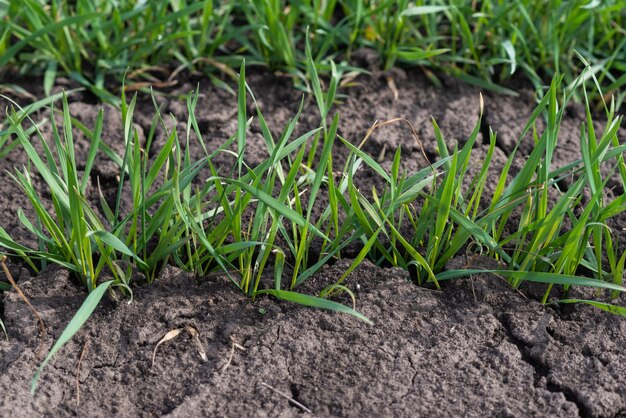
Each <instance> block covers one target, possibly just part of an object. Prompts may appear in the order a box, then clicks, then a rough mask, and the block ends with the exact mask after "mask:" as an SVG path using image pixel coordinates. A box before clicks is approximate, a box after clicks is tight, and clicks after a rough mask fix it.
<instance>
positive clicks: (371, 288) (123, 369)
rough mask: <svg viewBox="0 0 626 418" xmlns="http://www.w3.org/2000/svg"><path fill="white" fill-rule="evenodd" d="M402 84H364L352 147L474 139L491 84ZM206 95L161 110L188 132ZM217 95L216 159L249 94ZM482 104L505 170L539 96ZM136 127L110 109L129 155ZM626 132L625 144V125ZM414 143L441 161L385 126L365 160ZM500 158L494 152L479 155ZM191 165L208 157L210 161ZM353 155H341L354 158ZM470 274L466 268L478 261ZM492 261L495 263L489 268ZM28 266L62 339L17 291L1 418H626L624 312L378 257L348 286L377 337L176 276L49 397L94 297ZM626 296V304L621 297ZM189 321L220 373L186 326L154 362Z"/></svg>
mask: <svg viewBox="0 0 626 418" xmlns="http://www.w3.org/2000/svg"><path fill="white" fill-rule="evenodd" d="M393 76H394V80H395V83H396V85H397V90H398V97H397V99H396V98H394V92H393V90H392V89H390V88H389V86H388V85H387V83H386V82H385V77H384V75H375V76H373V77H371V78H366V77H361V78H360V79H359V81H360V83H361V85H360V86H359V87H355V88H352V89H350V90H348V91H347V93H349V96H347V97H345V98H344V100H343V104H341V105H340V106H338V107H337V110H338V111H339V112H340V114H341V122H340V133H341V135H342V136H344V137H346V138H347V139H349V140H351V141H352V142H354V143H358V142H360V140H361V139H362V138H363V136H364V135H365V133H366V131H367V129H368V128H369V127H370V126H371V125H372V123H373V122H374V121H375V120H386V119H391V118H396V117H403V118H406V119H407V120H408V121H409V122H411V124H413V126H415V127H416V129H417V131H418V133H419V135H420V137H421V141H422V143H423V144H424V148H425V152H426V154H427V156H428V157H429V158H433V159H434V158H435V155H436V148H435V145H436V143H435V140H434V135H433V131H432V126H431V124H430V116H431V115H432V116H433V117H434V118H435V119H436V120H437V122H438V124H439V125H440V127H441V129H442V132H443V134H444V135H445V136H446V139H447V140H448V142H449V143H450V144H452V143H454V141H456V140H458V141H459V142H461V143H462V142H463V141H464V139H465V138H466V137H467V136H468V135H469V134H470V132H471V130H472V129H473V127H474V124H475V121H476V118H477V115H478V106H479V90H478V89H476V88H472V87H468V86H464V85H461V84H458V83H456V82H454V81H451V80H446V82H445V86H444V87H443V88H441V89H437V88H434V87H432V86H431V85H429V84H428V82H427V81H425V80H424V79H423V78H422V77H420V76H419V75H415V74H406V73H403V72H396V73H394V74H393ZM249 78H250V79H249V83H250V84H251V87H252V90H253V91H254V92H255V95H256V97H257V100H258V101H259V104H260V107H261V110H262V111H263V114H264V116H265V117H266V119H267V120H268V123H269V125H270V127H273V128H275V129H276V130H277V132H278V131H280V130H281V129H282V127H283V126H284V125H285V124H286V123H287V121H288V118H290V117H292V116H293V115H294V114H295V112H296V110H297V108H298V105H299V102H300V96H299V95H298V94H295V93H294V91H293V90H290V89H288V88H286V87H285V86H286V85H288V81H286V80H281V79H276V78H272V77H270V76H267V75H263V74H258V75H254V74H252V75H250V77H249ZM194 87H195V84H194V83H193V82H189V83H183V84H182V85H181V87H180V88H178V89H176V90H173V91H171V92H170V93H171V94H172V95H171V96H168V97H159V98H158V101H159V102H160V103H162V104H163V106H164V110H166V111H168V112H171V113H173V114H175V115H176V116H177V117H178V118H179V119H180V121H181V122H180V123H179V125H178V128H179V129H181V130H182V131H184V129H185V123H184V122H185V121H186V107H185V103H184V101H183V100H181V99H180V98H178V97H177V96H180V95H183V94H186V93H187V92H188V91H190V90H191V89H193V88H194ZM201 88H202V90H201V92H202V96H201V99H200V103H199V106H198V115H197V116H198V120H199V124H200V128H201V130H202V134H203V136H204V138H205V141H206V143H207V147H209V148H211V147H216V146H218V145H220V144H222V143H223V142H224V141H225V140H226V139H227V138H228V137H229V136H230V135H231V134H232V133H233V132H234V131H235V129H236V100H235V98H234V97H232V96H230V95H229V94H228V93H227V92H225V91H223V90H219V89H216V88H213V87H211V86H209V85H201ZM483 94H484V96H485V97H484V101H485V107H486V110H487V113H486V122H487V123H488V124H489V125H491V127H492V128H493V129H494V130H496V131H497V132H498V138H499V142H498V148H497V149H496V152H495V153H494V162H493V164H492V169H493V173H495V174H494V175H497V173H498V170H499V168H500V167H501V166H502V165H503V164H504V161H505V160H506V157H507V155H508V153H509V152H510V150H511V148H512V144H513V143H514V142H515V140H516V138H517V135H518V134H519V132H520V131H521V129H522V127H523V125H524V123H525V122H526V120H527V118H528V117H529V116H530V114H531V112H532V109H533V107H534V99H533V97H532V95H531V93H530V91H524V90H523V91H522V92H521V95H520V97H516V98H512V97H502V96H497V95H494V94H491V93H483ZM78 99H80V97H79V98H78ZM86 101H87V100H86V99H85V101H80V100H76V99H74V102H73V103H72V104H71V106H72V111H73V112H74V114H75V116H77V117H78V118H79V119H80V120H82V121H83V122H85V123H86V124H87V125H88V126H89V125H90V124H91V123H92V121H93V119H94V117H95V114H96V112H97V109H98V107H97V106H95V105H92V104H89V103H86ZM249 110H250V114H252V110H253V109H252V108H250V109H249ZM152 114H153V110H152V105H151V103H150V101H149V100H148V99H147V98H145V97H144V98H142V99H141V100H140V103H139V106H138V109H137V111H136V116H137V119H136V122H137V123H138V125H139V128H140V131H141V132H143V133H146V132H147V129H148V126H149V124H150V120H151V117H152ZM316 115H317V112H316V107H315V103H314V102H313V101H311V100H308V101H307V102H306V105H305V109H304V111H303V116H302V118H301V120H300V123H299V125H298V128H297V129H298V131H299V132H306V131H308V130H310V129H312V128H315V127H316V126H317V125H318V119H319V117H318V116H316ZM583 117H584V115H582V114H581V112H580V109H577V108H576V107H575V106H574V107H573V108H572V111H571V112H569V113H568V116H567V119H566V121H565V123H564V125H563V127H562V128H561V135H560V146H559V151H558V153H557V156H556V158H557V164H564V163H567V162H570V161H571V160H573V159H575V158H578V157H579V151H578V150H579V145H578V141H579V138H578V132H579V123H580V121H581V118H583ZM539 128H541V126H540V127H539ZM46 129H48V130H47V131H46ZM121 129H122V128H121V122H120V120H119V114H118V113H116V112H115V111H114V110H113V109H107V121H106V123H105V132H104V140H105V141H106V142H107V143H109V144H110V145H111V146H112V147H114V148H117V149H119V147H120V146H121ZM44 132H49V128H44ZM620 135H621V138H622V139H623V138H625V137H626V135H624V131H620ZM249 140H250V141H251V142H250V144H249V148H248V154H247V155H248V161H247V162H248V163H249V164H252V165H254V164H255V162H258V161H260V160H259V158H262V157H263V152H262V149H263V147H262V145H261V143H259V142H258V141H261V135H260V131H259V130H258V128H256V127H255V126H253V127H252V129H251V135H250V136H249ZM76 142H77V146H78V147H79V149H81V150H83V151H82V152H83V153H84V152H85V151H86V149H87V148H86V141H85V140H84V139H81V138H80V135H77V140H76ZM398 146H400V147H402V150H403V156H404V158H403V165H404V168H405V169H407V170H416V169H418V168H420V167H423V166H424V164H425V161H424V159H423V157H422V156H421V155H422V152H421V150H420V148H419V147H418V146H417V143H416V141H415V140H414V138H413V137H412V136H411V132H410V130H409V129H408V128H407V126H405V125H401V124H397V125H390V126H387V127H385V128H382V129H380V130H378V131H376V133H375V135H374V136H373V137H372V139H371V141H370V142H369V143H368V144H367V145H366V150H367V151H368V152H370V153H371V154H372V155H374V156H377V157H379V158H380V159H381V160H382V161H383V163H384V164H386V165H389V164H390V161H391V159H392V158H393V153H394V152H395V149H396V148H397V147H398ZM485 150H486V145H485V144H483V143H481V142H480V141H479V143H478V144H477V146H476V155H477V156H478V157H476V158H477V161H479V159H480V157H479V156H480V155H484V154H485ZM522 150H523V152H528V151H529V148H528V147H526V148H524V147H522ZM78 152H79V154H80V152H81V151H78ZM192 154H195V155H197V156H199V155H200V150H199V149H195V150H192ZM346 154H347V151H346V149H345V148H343V147H340V146H337V147H336V155H337V157H336V158H337V159H338V160H340V159H341V158H342V156H343V158H345V155H346ZM520 158H522V157H520ZM25 162H26V157H25V156H24V155H23V154H21V153H20V152H19V151H18V150H16V151H14V152H12V153H11V154H10V155H9V157H8V158H6V159H5V160H2V161H0V169H1V174H0V176H1V178H0V181H2V187H3V193H2V195H1V196H0V225H2V227H4V228H5V229H6V230H7V231H8V232H9V233H11V234H14V235H15V236H17V237H20V238H23V241H24V242H29V241H28V240H29V238H28V237H27V236H26V235H25V233H24V231H23V229H22V228H21V227H20V226H19V220H18V219H17V216H16V213H17V209H18V208H20V207H21V208H24V210H25V211H26V212H27V213H28V210H27V209H28V207H29V206H28V202H27V200H26V197H25V196H24V195H23V194H21V193H20V190H19V188H18V187H17V186H16V185H14V183H12V182H11V180H10V179H9V178H8V175H7V174H6V170H13V168H14V167H21V166H22V165H23V164H25ZM520 164H521V161H520ZM96 176H97V177H99V178H100V182H101V184H103V185H104V186H105V187H115V177H114V176H115V170H114V166H112V165H111V164H109V163H107V162H106V161H105V160H104V159H103V160H102V161H100V162H99V164H98V165H97V171H96V173H95V176H94V179H93V180H94V185H95V178H96ZM359 180H360V183H359V186H360V187H362V189H363V190H367V189H369V188H371V186H372V185H373V184H375V180H374V182H373V180H372V179H371V177H368V176H367V175H366V173H364V174H363V175H361V176H360V177H359ZM493 183H494V182H489V184H490V185H491V186H492V187H493ZM107 185H108V186H107ZM36 186H37V187H39V188H40V190H43V189H42V187H43V186H42V185H41V184H37V185H36ZM105 192H106V191H105ZM321 209H323V208H321ZM321 209H320V210H321ZM620 238H622V239H621V241H622V242H623V241H624V240H623V238H624V237H620ZM453 262H454V263H461V264H463V263H465V261H464V260H463V259H462V258H459V259H457V260H453ZM475 263H478V265H483V266H488V264H489V261H486V260H482V259H479V260H477V261H476V262H475ZM349 265H350V260H347V259H344V260H340V261H338V262H337V263H335V264H333V265H328V266H326V267H324V268H323V269H322V270H321V271H320V272H319V273H318V274H317V275H316V276H314V277H313V278H312V279H311V280H309V281H308V282H305V283H304V284H303V285H302V286H301V287H300V288H298V290H299V291H302V292H305V293H311V294H314V293H315V292H319V291H320V290H321V289H322V288H324V287H325V286H326V285H328V284H330V283H333V282H334V281H336V279H337V278H339V277H340V276H341V275H342V274H343V272H344V271H345V270H346V269H347V268H348V266H349ZM11 268H12V270H13V273H14V276H15V277H16V278H17V279H18V280H19V284H20V286H21V288H22V290H23V291H24V293H25V294H26V295H27V296H28V297H29V298H30V300H31V302H32V303H33V305H34V307H35V308H36V309H37V311H38V312H39V313H40V314H41V316H42V317H43V319H44V321H45V323H46V334H45V335H44V336H43V346H41V341H42V338H41V336H40V335H39V330H38V326H37V323H36V321H35V320H34V319H33V317H32V314H31V313H30V311H29V310H28V308H27V307H26V306H25V305H24V303H23V302H21V300H20V299H19V298H18V296H17V294H15V293H14V292H7V293H5V294H4V299H3V301H2V305H1V306H0V314H1V315H2V319H3V321H4V323H5V325H6V327H7V330H8V334H9V339H8V340H6V341H5V340H4V339H2V340H0V392H1V393H3V395H4V396H3V397H2V398H1V399H0V416H17V417H31V416H102V417H105V416H164V415H168V416H180V417H187V416H233V417H235V416H272V417H274V416H281V417H282V416H285V417H287V416H299V415H303V416H307V415H310V416H351V417H362V416H398V417H401V416H477V417H478V416H480V417H482V416H520V417H521V416H568V417H569V416H602V417H617V416H626V361H625V360H626V353H625V352H624V350H623V347H624V346H626V320H625V319H624V318H621V317H618V316H614V315H611V314H608V313H605V312H601V311H598V310H595V309H593V308H591V307H588V306H567V307H561V308H557V307H554V306H552V305H550V306H544V305H541V304H539V303H538V302H536V301H535V299H536V295H537V294H541V290H542V289H540V288H537V287H536V286H528V285H525V286H523V287H522V289H521V291H519V292H518V291H513V290H511V289H510V287H509V286H508V285H507V284H506V283H505V282H503V281H502V280H501V279H499V278H498V277H496V276H492V275H487V274H483V275H475V276H473V277H472V278H471V279H464V280H458V281H454V282H451V283H446V284H445V285H444V286H443V289H442V291H434V290H430V289H425V288H419V287H417V286H415V285H414V284H413V283H412V282H410V281H409V278H408V274H407V273H406V272H404V271H402V270H399V269H384V268H380V267H376V266H374V265H373V264H371V263H370V262H368V261H366V262H364V263H363V264H362V265H361V266H360V267H358V268H357V269H356V270H355V271H354V272H353V273H352V274H351V275H350V277H349V278H348V280H347V282H346V284H347V285H348V286H349V287H350V288H351V289H353V290H354V291H355V292H356V295H357V309H358V310H359V311H360V312H362V313H363V314H365V315H366V316H367V317H369V318H370V319H371V320H372V321H373V322H374V325H373V326H369V325H367V324H365V323H363V322H361V321H359V320H357V319H354V318H353V317H351V316H346V315H339V314H332V313H328V312H323V311H319V310H314V309H310V308H305V307H302V306H298V305H294V304H289V303H285V302H278V301H275V300H273V299H270V298H259V299H257V300H256V301H252V300H249V299H247V298H245V297H244V296H243V295H242V294H241V293H239V292H238V291H237V289H235V288H234V287H233V286H232V285H231V284H230V283H229V282H228V281H227V279H226V278H225V277H223V276H222V275H220V274H215V275H211V276H209V277H205V278H201V279H198V280H196V279H195V278H194V277H193V276H192V275H190V274H187V273H184V272H182V271H180V270H178V269H176V268H174V267H167V268H166V269H165V270H164V271H163V272H162V273H161V275H160V277H159V278H158V279H157V280H156V282H155V284H153V285H152V286H137V287H135V289H134V294H135V298H134V301H133V303H132V304H128V303H127V301H125V300H119V301H116V300H113V299H111V298H108V299H105V300H104V301H103V302H102V304H101V306H99V307H98V309H97V310H96V312H95V313H94V315H93V316H92V317H91V318H90V320H89V321H88V322H87V323H86V325H85V326H84V328H83V329H82V330H81V331H79V333H78V334H77V335H76V336H75V337H74V338H73V339H72V340H71V341H70V342H69V343H68V344H67V345H66V346H65V347H64V348H63V349H62V350H61V351H60V352H59V353H58V354H57V355H56V357H55V358H54V359H53V360H52V361H51V362H50V364H49V365H48V366H47V367H46V369H45V370H44V373H43V375H42V380H41V382H40V385H39V388H38V391H37V393H36V394H35V396H34V397H33V396H31V395H30V391H29V386H30V380H31V378H32V375H33V372H34V370H35V369H36V367H37V365H38V363H39V362H40V361H41V355H40V354H41V352H42V350H41V348H42V347H43V349H44V350H48V349H49V348H50V347H51V345H52V343H53V341H54V340H55V339H56V338H58V337H59V335H60V333H61V332H62V330H63V329H64V327H65V325H66V324H67V323H68V321H69V320H70V318H71V317H72V316H73V314H74V313H75V311H76V310H77V309H78V307H79V306H80V303H81V301H82V300H83V299H84V297H85V294H84V291H83V289H81V288H79V287H77V286H76V285H75V284H74V283H73V282H72V280H70V276H69V274H68V273H67V271H65V270H63V269H60V268H57V267H49V268H47V269H45V270H44V271H43V272H41V273H40V274H39V275H37V276H35V277H33V275H32V274H31V273H30V272H29V271H28V270H26V269H25V268H24V267H23V266H22V265H21V264H20V263H17V262H14V263H13V264H12V265H11ZM1 278H2V277H0V279H1ZM357 289H358V290H357ZM577 292H579V293H578V296H587V297H589V296H590V294H588V293H584V292H583V291H582V290H578V291H577ZM574 296H575V295H574ZM341 301H342V302H344V303H346V304H349V303H350V301H349V299H343V300H341ZM624 302H625V300H624V297H622V298H621V300H620V301H618V303H619V304H621V305H624ZM186 326H191V327H193V328H194V329H196V330H197V331H198V335H199V343H200V345H201V346H202V347H203V349H204V351H205V352H206V355H207V359H206V361H203V360H202V358H201V356H200V354H199V350H198V345H197V343H198V341H196V340H194V339H193V338H192V337H191V336H190V335H189V334H188V333H185V332H183V333H182V334H181V335H179V336H178V337H176V338H174V339H173V340H170V341H167V342H165V343H163V344H161V345H160V346H159V347H158V350H157V352H156V356H155V361H154V364H152V358H153V354H154V351H155V347H156V346H157V343H158V342H159V340H161V338H162V337H163V336H164V335H165V334H166V333H168V332H169V331H171V330H173V329H177V328H184V327H186ZM272 388H273V389H274V390H278V391H280V392H283V393H284V394H285V395H286V397H287V398H291V399H293V400H295V401H297V402H299V403H300V404H301V405H303V406H304V407H306V410H304V409H303V408H302V407H299V406H297V405H295V404H294V403H293V402H289V401H288V400H287V399H286V398H285V397H283V396H281V395H279V394H278V393H276V392H275V391H274V390H273V389H272ZM307 411H308V412H307Z"/></svg>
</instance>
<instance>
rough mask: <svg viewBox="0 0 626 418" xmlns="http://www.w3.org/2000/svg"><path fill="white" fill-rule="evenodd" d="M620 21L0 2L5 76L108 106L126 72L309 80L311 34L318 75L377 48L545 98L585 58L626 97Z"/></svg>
mask: <svg viewBox="0 0 626 418" xmlns="http://www.w3.org/2000/svg"><path fill="white" fill-rule="evenodd" d="M625 23H626V2H625V1H624V0H607V1H599V0H588V1H564V0H549V1H544V0H513V1H510V0H506V1H504V0H487V1H477V0H449V1H438V0H433V1H428V2H427V1H415V2H409V1H407V0H401V1H366V0H300V1H293V2H287V1H282V0H252V1H229V2H216V1H213V0H203V1H191V0H155V1H145V0H117V1H111V0H95V1H94V0H76V1H68V0H0V25H1V26H0V71H1V73H0V75H2V76H3V79H4V80H3V83H4V84H7V79H8V77H7V74H8V73H10V74H12V75H13V74H15V73H17V74H18V75H28V76H43V80H44V91H45V93H46V94H49V93H50V91H51V88H52V86H53V84H54V81H55V79H56V77H58V76H59V75H63V76H66V77H70V78H71V79H73V80H75V81H77V82H78V83H80V84H81V85H83V86H85V87H87V88H89V89H90V90H91V91H92V92H93V93H95V94H96V95H98V96H99V97H100V98H101V99H102V100H105V101H112V100H114V98H115V95H114V94H112V92H111V90H112V89H114V88H115V87H116V86H119V84H120V83H121V80H122V78H123V76H124V74H125V73H126V72H127V71H128V72H129V80H130V81H131V82H149V83H155V85H156V86H157V87H158V86H159V85H161V86H166V85H167V82H168V80H169V78H170V77H171V76H172V74H173V73H174V75H175V74H176V73H178V72H179V71H181V70H184V69H189V70H194V71H200V72H202V73H203V74H205V75H207V76H208V77H210V78H211V79H212V80H213V81H214V82H216V83H221V80H222V79H223V75H224V74H227V75H230V76H235V72H234V71H233V68H234V69H237V68H238V67H239V66H240V64H241V62H242V60H243V59H244V58H245V60H246V63H247V64H248V65H259V66H264V67H267V68H269V69H270V70H271V71H281V72H283V73H289V74H292V75H293V76H294V79H295V82H296V84H297V85H300V86H307V85H308V80H307V71H306V56H305V53H304V43H305V39H304V38H305V36H306V34H307V33H309V38H310V39H309V41H310V44H311V49H312V54H313V58H314V63H315V66H316V69H317V71H318V72H319V73H320V74H322V75H328V74H329V73H330V71H331V65H330V62H331V60H333V61H334V62H336V63H337V67H338V68H339V69H340V71H341V72H342V73H344V74H349V73H350V71H348V70H351V69H352V68H351V67H350V66H349V63H350V62H351V57H352V56H353V54H354V52H355V51H357V50H359V49H361V48H370V49H372V50H374V51H376V52H377V53H378V56H379V57H380V66H381V69H383V70H388V69H390V68H392V67H394V66H403V67H411V68H418V69H419V70H420V71H423V72H425V73H426V74H427V75H428V76H429V78H430V79H431V80H432V81H433V82H434V83H437V81H438V78H437V77H438V75H440V74H450V75H453V76H455V77H457V78H460V79H462V80H464V81H466V82H470V83H473V84H476V85H479V86H481V87H483V88H489V89H492V90H496V91H500V92H505V93H506V92H508V93H512V91H511V90H509V89H505V88H504V87H503V84H506V83H507V80H509V79H510V78H511V77H518V76H519V77H521V78H523V79H525V80H526V81H527V82H530V83H532V85H533V86H534V88H536V89H537V90H538V91H539V92H540V94H543V93H545V91H546V89H547V85H548V84H549V81H550V80H551V79H552V77H553V76H554V74H555V73H560V74H563V76H564V81H565V82H566V83H569V84H571V83H572V82H573V80H575V79H576V77H577V76H578V75H579V74H580V73H581V71H582V69H583V68H584V67H585V63H584V61H586V62H587V63H589V64H590V66H591V68H592V69H593V74H595V76H596V77H597V79H598V81H599V82H600V84H601V86H602V89H603V92H604V94H605V95H611V94H613V95H616V96H617V99H618V100H617V101H618V103H621V101H623V97H624V96H623V93H622V92H621V90H622V89H623V87H624V85H625V84H626V36H624V35H625V34H626V29H625ZM307 28H309V31H308V32H307ZM579 55H580V56H579ZM581 57H582V59H581Z"/></svg>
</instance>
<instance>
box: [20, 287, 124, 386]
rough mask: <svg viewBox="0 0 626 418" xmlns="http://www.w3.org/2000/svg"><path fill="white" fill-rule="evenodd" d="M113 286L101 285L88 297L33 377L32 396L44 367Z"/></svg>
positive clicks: (79, 327)
mask: <svg viewBox="0 0 626 418" xmlns="http://www.w3.org/2000/svg"><path fill="white" fill-rule="evenodd" d="M112 284H113V280H109V281H107V282H104V283H101V284H100V285H98V287H96V288H95V289H94V290H93V291H92V292H91V293H90V294H89V296H87V298H86V299H85V301H84V302H83V304H82V305H81V307H80V309H78V312H76V314H75V315H74V317H73V318H72V320H71V321H70V323H69V324H67V327H66V328H65V329H64V330H63V333H61V336H60V337H59V339H58V340H57V341H56V342H55V343H54V345H53V346H52V348H51V349H50V352H49V353H48V355H47V356H46V358H45V359H44V361H43V362H42V363H41V364H40V365H39V368H38V369H37V371H36V372H35V375H34V376H33V380H32V382H31V385H30V391H31V393H32V394H35V391H36V390H37V384H38V382H39V377H40V376H41V372H42V371H43V369H44V367H45V366H46V365H47V364H48V362H49V361H50V359H52V357H53V356H54V355H55V354H56V352H57V351H59V349H60V348H61V347H63V345H65V343H67V342H68V341H69V340H70V339H71V338H72V337H73V336H74V334H76V333H77V332H78V331H79V330H80V329H81V327H82V326H83V324H84V323H85V321H87V319H89V317H90V316H91V314H92V313H93V311H94V309H96V307H97V306H98V304H99V303H100V300H101V299H102V297H103V296H104V293H105V292H106V291H107V289H108V288H109V286H111V285H112Z"/></svg>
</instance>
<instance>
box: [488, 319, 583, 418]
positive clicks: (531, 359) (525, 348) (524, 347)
mask: <svg viewBox="0 0 626 418" xmlns="http://www.w3.org/2000/svg"><path fill="white" fill-rule="evenodd" d="M496 317H497V318H498V321H500V324H501V325H502V327H503V328H504V331H505V333H506V336H507V337H508V339H509V341H510V342H511V343H513V344H514V345H515V346H516V347H517V349H518V350H519V352H520V354H521V356H522V361H524V362H525V363H527V364H528V365H530V366H531V367H532V368H533V372H534V376H535V377H534V386H535V387H539V386H540V385H539V382H540V381H541V379H542V378H544V379H545V381H546V386H545V388H546V389H547V390H548V391H550V392H552V393H560V394H562V395H563V396H564V397H565V399H566V400H567V401H568V402H571V403H573V404H574V405H576V407H577V408H578V416H580V417H584V418H586V417H591V416H593V414H592V413H591V410H590V409H589V407H588V406H587V404H586V403H585V401H584V400H583V399H580V397H579V396H578V394H577V393H576V392H575V391H573V390H572V389H570V388H568V387H565V386H563V385H560V384H557V383H555V382H554V381H553V380H552V379H551V378H550V372H551V370H550V366H549V365H548V364H546V363H545V362H544V361H542V360H541V359H540V358H539V357H538V356H537V355H535V354H533V352H532V348H533V345H532V344H528V343H526V342H525V341H524V340H522V339H521V338H519V337H517V336H516V335H515V333H514V332H513V327H512V324H511V322H510V320H509V318H508V316H507V315H497V316H496Z"/></svg>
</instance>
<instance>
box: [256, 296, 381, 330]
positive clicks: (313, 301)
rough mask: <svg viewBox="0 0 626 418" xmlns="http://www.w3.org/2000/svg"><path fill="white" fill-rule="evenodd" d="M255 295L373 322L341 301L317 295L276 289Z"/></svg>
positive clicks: (368, 322) (370, 323) (371, 323)
mask: <svg viewBox="0 0 626 418" xmlns="http://www.w3.org/2000/svg"><path fill="white" fill-rule="evenodd" d="M256 295H272V296H274V297H276V298H278V299H281V300H285V301H287V302H293V303H297V304H299V305H304V306H310V307H313V308H318V309H326V310H329V311H333V312H340V313H345V314H348V315H352V316H354V317H356V318H358V319H360V320H361V321H364V322H365V323H367V324H369V325H373V324H374V323H373V322H372V321H371V320H369V319H368V318H367V317H366V316H365V315H363V314H361V313H360V312H358V311H356V310H354V309H352V308H349V307H347V306H345V305H342V304H341V303H337V302H334V301H332V300H328V299H323V298H319V297H317V296H310V295H304V294H302V293H298V292H290V291H287V290H276V289H264V290H259V291H257V292H256V293H255V296H256Z"/></svg>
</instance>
